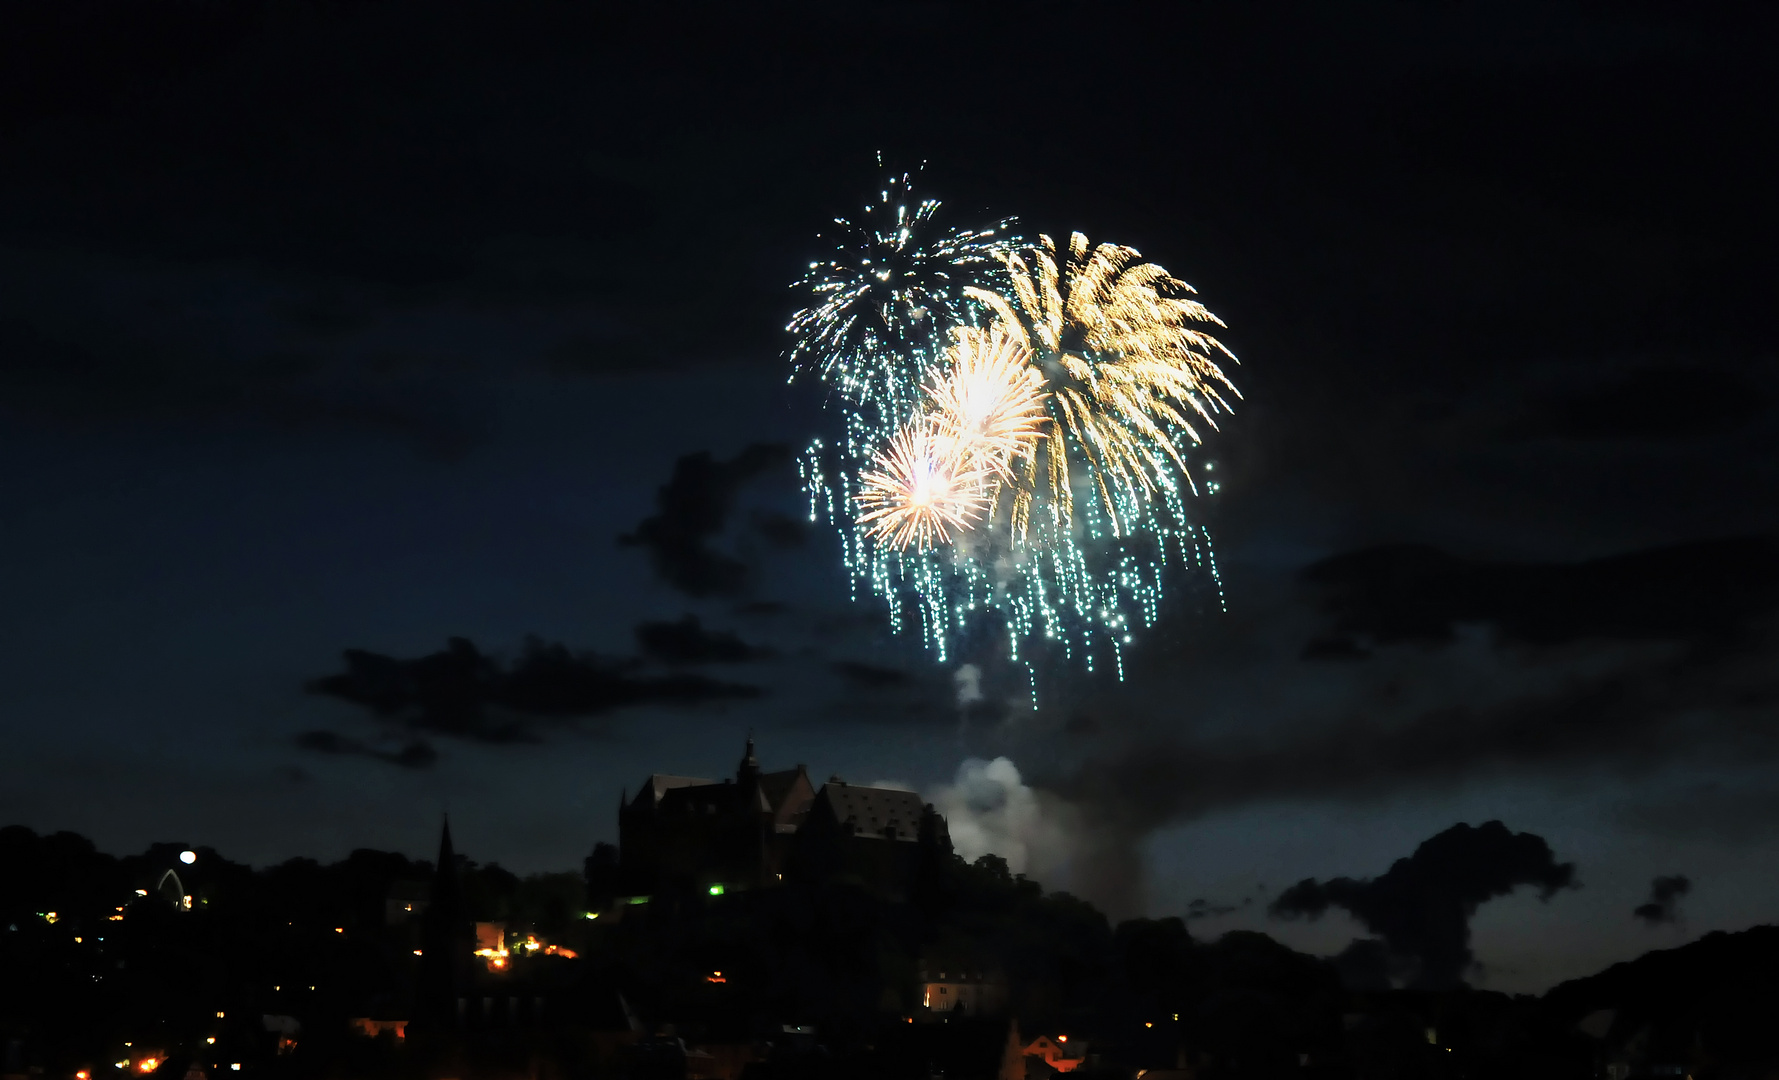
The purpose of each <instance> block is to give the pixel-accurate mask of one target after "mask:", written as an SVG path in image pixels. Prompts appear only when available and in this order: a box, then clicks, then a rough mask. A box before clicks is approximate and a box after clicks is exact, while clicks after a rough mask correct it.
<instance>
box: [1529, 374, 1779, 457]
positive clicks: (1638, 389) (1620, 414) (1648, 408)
mask: <svg viewBox="0 0 1779 1080" xmlns="http://www.w3.org/2000/svg"><path fill="white" fill-rule="evenodd" d="M1765 407H1766V402H1765V401H1764V400H1763V395H1762V393H1761V390H1760V387H1759V386H1757V385H1755V384H1754V383H1753V382H1751V381H1749V380H1748V379H1747V378H1745V377H1743V376H1742V375H1740V374H1737V373H1735V372H1730V371H1721V370H1715V369H1711V368H1649V369H1645V370H1642V371H1637V372H1633V373H1632V374H1630V375H1628V376H1626V377H1624V378H1622V379H1619V380H1617V381H1614V382H1611V383H1608V384H1606V385H1604V386H1597V387H1591V388H1588V389H1585V390H1580V391H1576V392H1573V393H1568V394H1564V395H1561V396H1559V397H1557V398H1556V399H1555V400H1554V401H1552V402H1550V403H1549V404H1548V405H1547V406H1545V408H1544V409H1543V410H1542V411H1541V413H1540V414H1539V415H1538V416H1537V417H1536V418H1535V419H1533V420H1532V421H1530V422H1529V423H1528V424H1526V425H1525V427H1524V428H1523V433H1525V434H1528V435H1542V436H1553V437H1557V438H1569V439H1677V438H1696V437H1700V436H1707V435H1721V434H1724V433H1725V432H1728V431H1732V430H1734V429H1735V428H1737V427H1739V426H1741V425H1742V424H1745V423H1747V422H1748V421H1750V420H1752V419H1754V418H1755V417H1757V416H1759V415H1760V414H1761V412H1762V411H1763V410H1764V409H1765Z"/></svg>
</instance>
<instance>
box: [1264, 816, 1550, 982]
mask: <svg viewBox="0 0 1779 1080" xmlns="http://www.w3.org/2000/svg"><path fill="white" fill-rule="evenodd" d="M1521 885H1532V886H1536V887H1537V888H1538V890H1539V897H1540V898H1541V899H1546V900H1548V899H1549V898H1550V897H1551V896H1553V895H1555V894H1556V892H1557V891H1558V890H1559V889H1568V888H1576V887H1577V883H1576V881H1575V864H1573V863H1559V862H1557V861H1556V857H1555V855H1553V854H1552V852H1551V848H1550V845H1549V844H1548V843H1546V842H1545V840H1544V838H1543V837H1540V836H1535V835H1533V834H1532V833H1513V832H1510V831H1508V829H1507V826H1505V825H1503V824H1501V822H1499V821H1489V822H1485V823H1484V824H1482V825H1480V826H1477V827H1472V826H1470V825H1464V824H1460V825H1454V826H1452V827H1451V828H1449V829H1447V830H1446V831H1445V832H1442V833H1440V834H1439V835H1437V836H1434V837H1432V838H1431V839H1429V840H1426V841H1424V842H1423V843H1422V844H1421V846H1420V847H1418V848H1416V849H1415V853H1414V854H1413V855H1410V856H1409V857H1407V858H1404V859H1398V860H1396V862H1395V864H1394V865H1393V866H1391V867H1390V869H1389V870H1388V871H1386V872H1385V873H1384V874H1383V875H1382V876H1381V877H1376V878H1362V879H1354V878H1346V877H1338V878H1331V879H1329V880H1328V881H1316V880H1314V879H1312V878H1305V879H1304V880H1302V881H1300V882H1298V883H1297V884H1295V885H1293V886H1291V887H1290V888H1289V889H1286V890H1285V891H1284V892H1282V893H1280V894H1279V897H1278V899H1276V900H1274V901H1273V902H1272V905H1271V906H1270V907H1269V908H1268V909H1267V910H1268V912H1269V913H1270V914H1272V915H1273V916H1275V917H1277V918H1287V919H1289V918H1296V917H1298V916H1306V917H1308V918H1311V919H1315V918H1319V917H1320V916H1322V915H1323V914H1324V913H1325V912H1326V911H1327V910H1328V909H1329V908H1330V907H1339V908H1344V909H1345V910H1346V911H1348V912H1349V913H1351V914H1352V916H1353V917H1354V918H1356V919H1358V920H1359V921H1360V922H1362V923H1364V924H1365V926H1366V928H1367V929H1369V930H1370V931H1371V932H1372V933H1374V934H1377V935H1379V936H1380V937H1381V938H1382V939H1383V942H1384V944H1385V945H1386V946H1387V947H1388V948H1389V950H1390V952H1391V953H1392V954H1394V955H1396V956H1401V957H1409V958H1413V960H1414V961H1415V962H1416V965H1417V970H1416V974H1415V977H1414V979H1413V980H1412V981H1413V982H1414V983H1415V985H1418V986H1423V987H1429V988H1435V989H1444V988H1448V987H1453V986H1458V985H1460V984H1461V983H1462V982H1463V975H1464V972H1465V971H1466V970H1468V969H1469V968H1470V966H1471V964H1472V961H1473V957H1472V955H1471V952H1470V917H1471V916H1472V915H1474V914H1475V913H1476V909H1477V907H1478V905H1480V904H1483V903H1486V902H1487V901H1489V900H1492V899H1494V898H1496V897H1498V896H1506V895H1508V894H1509V893H1511V892H1513V891H1514V889H1516V888H1518V887H1519V886H1521Z"/></svg>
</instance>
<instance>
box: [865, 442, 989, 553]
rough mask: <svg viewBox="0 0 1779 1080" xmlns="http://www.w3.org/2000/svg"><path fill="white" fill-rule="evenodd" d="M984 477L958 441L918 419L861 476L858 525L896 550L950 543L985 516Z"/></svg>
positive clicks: (981, 469)
mask: <svg viewBox="0 0 1779 1080" xmlns="http://www.w3.org/2000/svg"><path fill="white" fill-rule="evenodd" d="M988 475H989V474H988V473H987V472H985V471H984V467H983V465H982V464H981V463H980V462H979V461H976V460H974V459H973V458H972V456H971V455H969V454H967V453H965V452H964V451H963V449H962V448H961V447H960V446H959V444H958V441H957V439H955V438H953V437H952V436H950V435H947V434H945V433H944V432H942V431H940V430H938V428H937V427H936V425H934V424H933V423H931V422H930V421H926V420H917V421H915V422H914V423H912V424H910V425H908V426H907V427H905V428H903V429H902V430H901V431H898V432H897V433H896V434H895V435H894V436H892V437H891V439H890V443H889V446H888V447H887V448H886V449H885V450H884V451H883V452H882V453H880V454H878V455H877V458H876V467H875V468H873V469H869V470H866V472H865V473H864V474H863V475H862V476H861V477H860V478H859V495H858V501H859V510H860V513H859V518H858V520H859V524H860V525H861V526H863V527H864V528H865V535H866V536H868V537H875V538H877V539H878V540H879V541H881V542H883V543H886V544H888V545H890V546H891V547H895V548H906V547H907V546H908V545H909V544H914V545H916V546H917V547H920V548H926V547H930V546H935V545H937V544H946V543H950V542H951V534H952V531H953V530H959V531H961V530H965V529H969V528H971V527H972V526H973V524H974V522H975V521H976V520H977V519H978V518H980V517H981V516H982V515H983V514H984V513H986V512H987V510H988V507H989V493H988V483H987V481H988Z"/></svg>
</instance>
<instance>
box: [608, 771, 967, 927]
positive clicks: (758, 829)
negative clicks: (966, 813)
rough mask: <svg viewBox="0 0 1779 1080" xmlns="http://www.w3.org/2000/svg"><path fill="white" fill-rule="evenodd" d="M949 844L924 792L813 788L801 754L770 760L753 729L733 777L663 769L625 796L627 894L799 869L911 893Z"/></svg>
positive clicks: (720, 887) (674, 892) (760, 879)
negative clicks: (771, 765)
mask: <svg viewBox="0 0 1779 1080" xmlns="http://www.w3.org/2000/svg"><path fill="white" fill-rule="evenodd" d="M950 853H951V837H950V832H949V830H948V829H947V828H946V825H945V819H944V818H943V817H942V816H940V814H939V813H938V812H937V811H935V810H934V809H933V808H932V806H931V805H929V804H926V803H924V802H922V801H921V798H920V796H919V795H917V794H916V793H914V792H912V791H902V790H897V789H892V788H882V787H872V786H868V785H862V784H848V783H846V782H845V781H843V780H841V779H840V778H839V777H831V778H829V780H828V782H827V783H825V784H823V785H822V787H821V788H820V790H817V789H816V788H815V786H814V785H813V784H812V783H811V781H810V779H809V771H808V769H807V767H806V766H804V765H801V764H799V765H797V766H796V767H795V768H792V769H785V770H783V771H779V772H765V771H763V770H762V769H761V768H760V762H759V758H758V757H757V756H756V754H755V750H754V741H753V739H751V738H750V739H748V740H747V746H746V749H745V750H744V752H743V754H742V758H741V761H740V763H739V764H738V765H737V766H736V771H735V776H734V778H732V779H724V780H707V779H701V778H697V777H689V776H673V775H667V774H663V773H657V774H655V775H652V776H650V777H649V778H648V779H647V780H645V781H644V782H643V784H642V786H641V788H640V789H639V790H638V791H637V793H636V795H635V796H634V797H630V796H629V795H628V793H626V794H625V796H624V797H623V798H622V799H621V800H620V802H619V807H618V881H619V894H620V899H619V903H620V904H622V903H625V902H626V901H628V902H632V903H640V902H646V901H647V900H648V899H650V898H654V897H666V896H721V895H725V894H728V893H730V892H742V891H747V890H751V889H761V888H771V887H775V886H778V885H781V884H784V883H785V882H786V881H798V880H801V881H806V882H812V881H833V880H841V881H851V882H854V883H857V884H860V885H862V886H864V887H866V888H870V889H872V890H874V891H876V892H878V893H880V894H881V895H884V896H885V897H887V898H889V899H894V900H906V899H909V898H910V897H911V895H912V893H913V891H914V889H915V887H916V884H917V883H918V882H919V880H920V879H921V874H922V873H923V871H924V870H925V869H926V868H927V867H929V866H930V865H931V864H932V863H933V862H934V860H935V859H938V858H949V856H950Z"/></svg>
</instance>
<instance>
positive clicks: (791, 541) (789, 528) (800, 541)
mask: <svg viewBox="0 0 1779 1080" xmlns="http://www.w3.org/2000/svg"><path fill="white" fill-rule="evenodd" d="M753 525H754V531H755V532H757V533H759V534H760V535H761V536H763V537H765V538H766V542H767V543H769V544H771V545H772V546H774V547H780V548H794V547H802V546H803V545H804V543H806V542H807V541H808V540H809V523H808V522H806V521H799V520H797V519H796V518H794V517H791V516H790V515H789V514H781V513H779V512H777V511H776V510H758V511H755V512H754V515H753Z"/></svg>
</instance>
